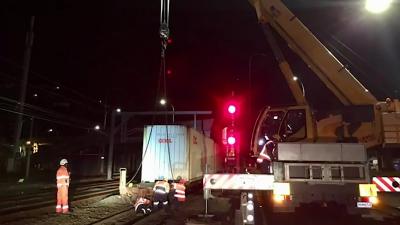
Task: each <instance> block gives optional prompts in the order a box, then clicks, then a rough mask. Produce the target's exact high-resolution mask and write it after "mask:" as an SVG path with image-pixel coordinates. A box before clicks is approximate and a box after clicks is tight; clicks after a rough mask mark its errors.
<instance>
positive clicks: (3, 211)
mask: <svg viewBox="0 0 400 225" xmlns="http://www.w3.org/2000/svg"><path fill="white" fill-rule="evenodd" d="M70 190H71V191H70V192H72V193H74V194H73V195H72V196H70V201H71V203H73V204H77V203H79V202H80V201H84V200H90V199H91V198H101V197H106V196H109V195H112V194H117V193H118V181H106V182H91V183H82V184H80V185H79V186H78V185H76V186H72V187H71V188H70ZM40 191H41V192H39V193H28V194H22V195H14V196H8V197H3V198H1V202H0V215H9V214H12V213H17V212H21V211H26V210H33V209H38V208H44V207H48V206H54V204H55V196H56V187H55V186H54V187H51V188H45V189H42V190H40Z"/></svg>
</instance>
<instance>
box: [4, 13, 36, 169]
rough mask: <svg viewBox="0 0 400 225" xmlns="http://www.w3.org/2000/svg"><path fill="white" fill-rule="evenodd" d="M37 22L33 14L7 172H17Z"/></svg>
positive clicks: (26, 45) (27, 34) (26, 42)
mask: <svg viewBox="0 0 400 225" xmlns="http://www.w3.org/2000/svg"><path fill="white" fill-rule="evenodd" d="M34 24H35V16H31V17H30V20H29V30H28V31H27V33H26V40H25V52H24V61H23V65H22V80H21V90H20V95H19V102H18V104H17V112H18V115H17V120H16V126H15V133H14V151H13V154H12V156H11V158H9V159H8V164H7V172H15V171H16V168H15V160H16V153H17V152H18V151H19V144H20V143H19V142H20V139H21V132H22V125H23V112H24V105H25V98H26V88H27V85H28V75H29V66H30V62H31V53H32V45H33V27H34Z"/></svg>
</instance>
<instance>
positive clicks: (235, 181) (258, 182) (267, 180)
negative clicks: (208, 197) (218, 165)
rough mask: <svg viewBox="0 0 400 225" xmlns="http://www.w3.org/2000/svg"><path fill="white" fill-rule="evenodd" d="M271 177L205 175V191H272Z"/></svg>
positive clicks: (272, 181) (255, 175)
mask: <svg viewBox="0 0 400 225" xmlns="http://www.w3.org/2000/svg"><path fill="white" fill-rule="evenodd" d="M273 183H274V176H273V175H260V174H205V175H204V178H203V187H204V188H205V189H226V190H272V189H273Z"/></svg>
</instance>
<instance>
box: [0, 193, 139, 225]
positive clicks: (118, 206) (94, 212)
mask: <svg viewBox="0 0 400 225" xmlns="http://www.w3.org/2000/svg"><path fill="white" fill-rule="evenodd" d="M131 206H132V205H130V204H129V201H128V200H126V199H123V198H120V197H119V196H111V197H108V198H106V199H103V200H101V201H98V202H95V203H92V204H88V205H77V206H75V207H73V208H72V212H70V213H68V214H56V213H55V206H54V207H53V208H45V209H43V210H36V211H35V212H21V213H17V214H14V215H10V216H8V217H9V218H7V220H6V221H1V220H3V219H1V220H0V224H4V225H22V224H30V225H35V224H38V225H39V224H40V225H43V224H50V225H52V224H54V225H56V224H57V225H63V224H68V225H75V224H76V225H78V224H79V225H85V224H86V225H88V224H91V223H93V222H95V221H97V220H99V219H101V218H105V217H107V216H110V215H112V214H115V213H117V212H120V211H122V210H126V209H129V207H131ZM132 215H134V212H133V211H132Z"/></svg>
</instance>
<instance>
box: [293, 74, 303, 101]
mask: <svg viewBox="0 0 400 225" xmlns="http://www.w3.org/2000/svg"><path fill="white" fill-rule="evenodd" d="M292 79H293V81H298V82H299V84H300V86H301V91H302V92H303V97H305V96H306V90H305V89H304V85H303V82H301V80H299V78H298V77H297V76H293V78H292Z"/></svg>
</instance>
